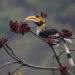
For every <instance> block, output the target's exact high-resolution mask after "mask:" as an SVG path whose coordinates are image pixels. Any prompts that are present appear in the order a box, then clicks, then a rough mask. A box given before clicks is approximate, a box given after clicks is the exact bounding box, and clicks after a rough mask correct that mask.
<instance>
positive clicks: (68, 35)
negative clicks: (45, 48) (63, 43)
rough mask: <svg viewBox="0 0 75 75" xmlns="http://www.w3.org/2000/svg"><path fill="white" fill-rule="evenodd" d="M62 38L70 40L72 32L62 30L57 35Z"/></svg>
mask: <svg viewBox="0 0 75 75" xmlns="http://www.w3.org/2000/svg"><path fill="white" fill-rule="evenodd" d="M59 35H60V36H62V37H67V38H70V37H71V36H72V31H69V30H67V29H63V30H62V32H60V33H59Z"/></svg>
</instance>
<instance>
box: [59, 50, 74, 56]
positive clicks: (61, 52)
mask: <svg viewBox="0 0 75 75" xmlns="http://www.w3.org/2000/svg"><path fill="white" fill-rule="evenodd" d="M70 51H75V50H72V49H70ZM63 53H65V51H62V52H60V53H59V55H58V57H60V56H61V55H62V54H63Z"/></svg>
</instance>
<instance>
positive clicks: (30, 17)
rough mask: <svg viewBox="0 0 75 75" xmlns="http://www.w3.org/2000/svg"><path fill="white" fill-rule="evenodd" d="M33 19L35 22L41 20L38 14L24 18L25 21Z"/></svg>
mask: <svg viewBox="0 0 75 75" xmlns="http://www.w3.org/2000/svg"><path fill="white" fill-rule="evenodd" d="M28 20H31V21H33V22H40V19H39V18H37V17H36V16H28V17H27V18H25V19H24V21H28Z"/></svg>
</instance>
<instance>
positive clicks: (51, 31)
mask: <svg viewBox="0 0 75 75" xmlns="http://www.w3.org/2000/svg"><path fill="white" fill-rule="evenodd" d="M57 33H59V31H58V30H57V29H52V28H49V29H44V30H42V31H40V33H39V36H40V37H42V38H48V37H49V36H53V35H54V36H55V35H56V34H57Z"/></svg>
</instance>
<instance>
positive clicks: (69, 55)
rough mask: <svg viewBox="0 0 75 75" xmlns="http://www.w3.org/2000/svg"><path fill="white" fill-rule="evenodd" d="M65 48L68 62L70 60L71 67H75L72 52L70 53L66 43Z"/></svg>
mask: <svg viewBox="0 0 75 75" xmlns="http://www.w3.org/2000/svg"><path fill="white" fill-rule="evenodd" d="M63 46H64V48H65V51H66V53H67V58H68V60H69V63H70V65H71V66H74V61H73V59H72V57H71V54H70V51H69V49H68V47H67V45H66V43H63Z"/></svg>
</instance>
